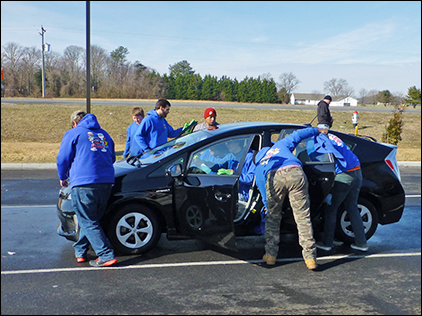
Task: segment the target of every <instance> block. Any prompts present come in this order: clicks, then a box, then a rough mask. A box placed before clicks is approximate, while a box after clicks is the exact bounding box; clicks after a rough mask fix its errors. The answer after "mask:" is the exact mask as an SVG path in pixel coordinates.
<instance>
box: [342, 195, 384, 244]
mask: <svg viewBox="0 0 422 316" xmlns="http://www.w3.org/2000/svg"><path fill="white" fill-rule="evenodd" d="M358 209H359V212H360V214H361V217H362V221H363V226H364V227H365V235H366V240H369V239H370V238H371V237H372V236H373V235H374V233H375V231H376V230H377V227H378V213H377V211H376V209H375V207H374V206H373V205H372V203H371V202H369V201H368V200H366V199H363V198H360V199H359V201H358ZM336 237H337V238H338V239H339V240H341V241H343V242H345V243H348V244H351V243H353V242H354V241H355V234H354V232H353V229H352V224H351V222H350V220H349V218H348V214H347V211H346V210H345V209H343V210H342V211H339V213H338V217H337V229H336Z"/></svg>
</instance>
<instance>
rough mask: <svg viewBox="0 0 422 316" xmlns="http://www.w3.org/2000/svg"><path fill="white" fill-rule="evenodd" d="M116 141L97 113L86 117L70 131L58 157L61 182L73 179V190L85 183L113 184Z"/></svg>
mask: <svg viewBox="0 0 422 316" xmlns="http://www.w3.org/2000/svg"><path fill="white" fill-rule="evenodd" d="M115 161H116V154H115V151H114V142H113V139H112V138H111V137H110V135H109V134H108V133H107V132H106V131H105V130H103V129H101V127H100V124H99V123H98V121H97V118H96V117H95V115H94V114H86V115H85V116H84V117H83V118H82V119H81V120H80V121H79V123H78V125H77V126H76V127H74V128H72V129H71V130H68V131H67V132H66V133H65V134H64V136H63V140H62V143H61V145H60V150H59V153H58V155H57V171H58V174H59V179H60V180H66V179H68V178H69V179H70V182H71V186H72V188H73V187H75V186H81V185H85V184H95V183H114V167H113V163H114V162H115Z"/></svg>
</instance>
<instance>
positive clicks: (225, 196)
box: [214, 192, 232, 202]
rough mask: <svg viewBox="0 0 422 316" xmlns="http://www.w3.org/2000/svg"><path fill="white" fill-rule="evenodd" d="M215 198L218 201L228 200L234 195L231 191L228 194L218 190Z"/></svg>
mask: <svg viewBox="0 0 422 316" xmlns="http://www.w3.org/2000/svg"><path fill="white" fill-rule="evenodd" d="M214 196H215V198H216V200H217V201H219V202H226V201H227V200H228V199H230V198H231V197H232V195H231V194H230V193H228V194H224V193H221V192H217V193H215V194H214Z"/></svg>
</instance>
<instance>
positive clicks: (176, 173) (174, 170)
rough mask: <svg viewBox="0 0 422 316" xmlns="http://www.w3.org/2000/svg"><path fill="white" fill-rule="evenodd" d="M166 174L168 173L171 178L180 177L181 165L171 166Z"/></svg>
mask: <svg viewBox="0 0 422 316" xmlns="http://www.w3.org/2000/svg"><path fill="white" fill-rule="evenodd" d="M167 174H169V175H170V176H171V177H173V178H176V177H180V176H181V175H182V165H181V164H177V165H173V166H171V167H170V168H169V169H168V172H167Z"/></svg>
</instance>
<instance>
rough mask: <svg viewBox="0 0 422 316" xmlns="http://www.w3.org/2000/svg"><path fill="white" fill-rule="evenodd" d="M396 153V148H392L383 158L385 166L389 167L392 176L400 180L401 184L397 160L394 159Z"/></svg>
mask: <svg viewBox="0 0 422 316" xmlns="http://www.w3.org/2000/svg"><path fill="white" fill-rule="evenodd" d="M396 153H397V147H396V148H394V149H393V150H392V151H391V152H390V153H389V154H388V156H387V157H385V159H384V161H385V163H386V164H387V166H389V167H390V169H391V170H393V172H394V174H395V175H396V176H397V178H398V179H399V180H400V182H401V176H400V170H399V165H398V164H397V158H396Z"/></svg>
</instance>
